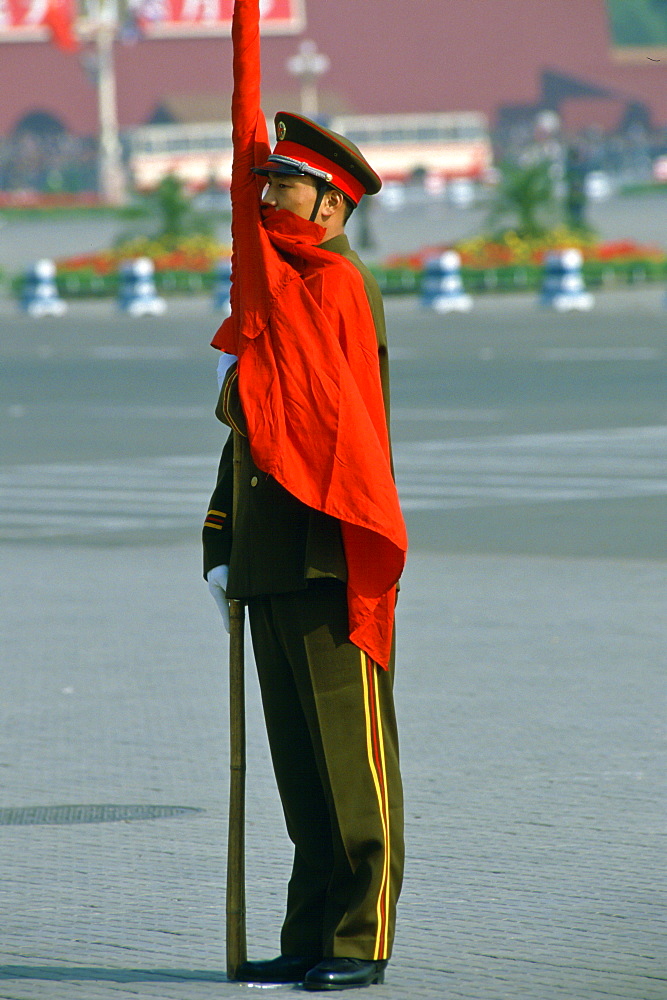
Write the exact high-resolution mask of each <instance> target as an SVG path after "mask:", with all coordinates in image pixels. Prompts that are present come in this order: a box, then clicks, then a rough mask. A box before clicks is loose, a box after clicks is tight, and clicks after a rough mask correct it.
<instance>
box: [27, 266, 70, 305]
mask: <svg viewBox="0 0 667 1000" xmlns="http://www.w3.org/2000/svg"><path fill="white" fill-rule="evenodd" d="M21 308H22V309H23V311H24V312H27V313H28V315H29V316H35V317H37V318H39V317H41V316H64V315H65V313H66V312H67V303H66V302H65V301H64V300H63V299H61V298H60V295H59V294H58V288H57V286H56V265H55V263H54V262H53V261H52V260H38V261H35V263H34V264H33V265H32V267H30V268H29V269H28V271H27V272H26V275H25V279H24V282H23V290H22V293H21Z"/></svg>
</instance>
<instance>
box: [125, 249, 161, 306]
mask: <svg viewBox="0 0 667 1000" xmlns="http://www.w3.org/2000/svg"><path fill="white" fill-rule="evenodd" d="M119 275H120V288H119V291H118V307H119V308H120V309H122V311H123V312H126V313H129V315H130V316H162V314H163V313H164V312H165V310H166V308H167V303H166V302H165V300H164V299H163V298H160V296H159V295H158V294H157V291H156V289H155V265H154V264H153V261H152V260H151V259H150V257H136V258H135V259H134V260H126V261H123V263H122V264H121V265H120V268H119Z"/></svg>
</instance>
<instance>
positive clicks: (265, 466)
mask: <svg viewBox="0 0 667 1000" xmlns="http://www.w3.org/2000/svg"><path fill="white" fill-rule="evenodd" d="M232 36H233V39H234V97H233V101H232V121H233V136H234V166H233V170H232V189H231V191H232V237H233V259H232V267H233V271H232V315H231V317H230V318H229V319H228V320H226V321H225V323H223V325H222V327H221V328H220V330H219V331H218V333H217V334H216V336H215V337H214V339H213V345H214V346H215V347H218V348H219V349H221V350H225V351H228V352H229V353H232V354H237V355H238V357H239V392H240V395H241V403H242V405H243V411H244V414H245V417H246V422H247V425H248V438H249V443H250V449H251V452H252V456H253V459H254V461H255V463H256V465H257V466H258V467H259V468H260V469H262V470H263V471H264V472H267V473H269V474H270V475H272V476H273V477H274V478H275V479H276V480H277V481H278V482H279V483H280V484H281V485H282V486H284V487H285V489H287V490H288V491H289V492H290V493H292V494H293V495H294V496H296V497H297V498H298V499H299V500H301V501H302V502H303V503H305V504H307V505H308V506H309V507H313V508H315V509H316V510H320V511H323V512H324V513H327V514H330V515H332V516H333V517H336V518H338V520H339V521H340V522H341V530H342V536H343V544H344V548H345V557H346V562H347V569H348V584H347V596H348V613H349V628H350V639H351V641H352V642H354V643H355V644H356V645H358V646H359V647H360V648H361V649H363V650H364V651H365V652H366V653H367V654H368V655H369V656H370V657H371V659H373V660H374V661H375V662H376V663H379V664H380V665H381V666H383V667H386V666H387V664H388V661H389V656H390V650H391V637H392V630H393V614H394V601H395V584H396V582H397V581H398V578H399V577H400V575H401V572H402V569H403V565H404V562H405V553H406V549H407V536H406V531H405V525H404V522H403V517H402V515H401V511H400V506H399V502H398V495H397V492H396V486H395V484H394V480H393V477H392V473H391V463H390V456H389V439H388V433H387V426H386V420H385V412H384V403H383V397H382V387H381V384H380V372H379V364H378V347H377V338H376V333H375V327H374V324H373V318H372V314H371V310H370V306H369V304H368V299H367V297H366V293H365V289H364V283H363V279H362V277H361V275H360V274H359V272H358V271H357V269H356V268H355V267H354V265H353V264H352V263H351V262H350V261H348V260H346V259H345V258H344V257H342V256H341V255H340V254H334V253H331V252H329V251H328V250H326V249H323V248H322V247H320V246H319V245H318V244H319V243H320V242H321V241H322V240H323V239H324V237H325V235H326V231H325V230H324V229H323V228H322V227H321V226H318V225H316V224H315V223H311V222H307V221H305V220H303V219H300V218H299V217H298V216H296V215H294V214H293V213H291V212H285V211H280V212H275V211H273V210H268V211H267V210H262V208H261V203H260V188H261V184H262V183H263V182H262V181H261V180H258V178H257V177H256V176H255V175H254V174H252V173H251V168H252V167H253V166H254V165H256V164H257V165H258V164H260V163H264V162H265V160H266V157H267V155H268V153H269V147H268V142H267V134H266V125H265V122H264V117H263V115H262V114H261V109H260V103H259V98H260V88H259V81H260V59H259V5H258V0H236V4H235V8H234V22H233V26H232Z"/></svg>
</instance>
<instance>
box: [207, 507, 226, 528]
mask: <svg viewBox="0 0 667 1000" xmlns="http://www.w3.org/2000/svg"><path fill="white" fill-rule="evenodd" d="M226 517H227V515H226V514H225V513H223V511H221V510H209V512H208V514H207V515H206V520H205V521H204V527H205V528H215V529H216V530H217V531H220V529H221V528H223V527H224V524H225V518H226Z"/></svg>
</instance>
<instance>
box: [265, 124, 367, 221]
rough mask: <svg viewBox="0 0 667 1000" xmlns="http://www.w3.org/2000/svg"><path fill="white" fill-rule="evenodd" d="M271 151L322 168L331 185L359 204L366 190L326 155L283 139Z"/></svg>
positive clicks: (268, 165) (317, 168)
mask: <svg viewBox="0 0 667 1000" xmlns="http://www.w3.org/2000/svg"><path fill="white" fill-rule="evenodd" d="M273 152H274V153H275V155H276V156H289V157H291V158H292V159H294V160H298V161H299V162H300V163H307V164H308V166H309V167H315V169H316V170H323V171H324V172H325V173H327V174H331V183H332V184H333V186H334V187H337V188H339V189H340V190H341V191H342V192H343V194H346V195H347V196H348V198H350V199H351V200H352V201H353V202H354V204H355V205H358V204H359V202H360V201H361V198H362V195H363V194H364V193H365V191H366V189H365V187H364V185H363V184H362V183H361V181H358V180H357V179H356V177H353V176H352V174H350V173H348V172H347V170H343V169H342V167H340V166H339V165H338V164H337V163H334V162H333V160H329V159H327V157H326V156H322V155H321V154H320V153H316V152H314V151H313V150H312V149H308V147H307V146H300V145H299V144H298V143H296V142H290V141H289V140H287V139H283V140H282V141H278V142H277V143H276V148H275V149H274V150H273ZM267 167H268V168H269V169H270V164H267Z"/></svg>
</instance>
